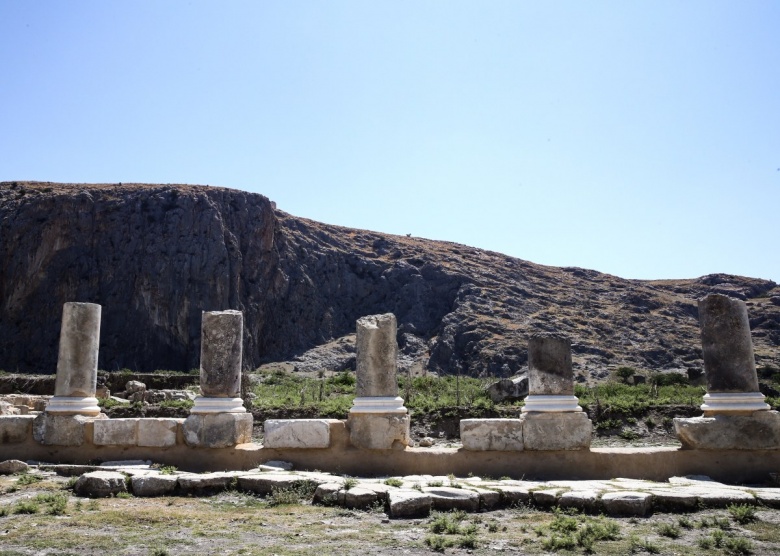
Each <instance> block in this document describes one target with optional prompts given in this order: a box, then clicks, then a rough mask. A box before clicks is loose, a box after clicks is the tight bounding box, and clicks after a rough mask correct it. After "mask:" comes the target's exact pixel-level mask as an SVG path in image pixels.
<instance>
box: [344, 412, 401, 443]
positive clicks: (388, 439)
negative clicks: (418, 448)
mask: <svg viewBox="0 0 780 556" xmlns="http://www.w3.org/2000/svg"><path fill="white" fill-rule="evenodd" d="M409 426H410V419H409V415H408V414H406V415H404V414H400V413H396V414H393V413H350V414H349V418H348V419H347V427H348V428H349V441H350V443H351V444H352V445H353V446H354V447H356V448H364V449H367V450H389V449H401V450H402V449H404V448H405V447H407V446H408V445H409V444H411V433H410V431H409Z"/></svg>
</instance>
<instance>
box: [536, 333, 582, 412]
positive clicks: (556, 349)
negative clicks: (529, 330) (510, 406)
mask: <svg viewBox="0 0 780 556" xmlns="http://www.w3.org/2000/svg"><path fill="white" fill-rule="evenodd" d="M529 411H540V412H552V413H562V412H571V411H582V408H581V407H580V406H579V400H578V399H577V397H576V396H575V395H574V372H573V371H572V365H571V345H570V343H569V341H568V340H566V339H564V338H560V337H557V336H548V335H540V334H539V335H535V336H532V337H531V339H530V340H529V342H528V396H527V397H526V398H525V406H524V407H523V413H527V412H529Z"/></svg>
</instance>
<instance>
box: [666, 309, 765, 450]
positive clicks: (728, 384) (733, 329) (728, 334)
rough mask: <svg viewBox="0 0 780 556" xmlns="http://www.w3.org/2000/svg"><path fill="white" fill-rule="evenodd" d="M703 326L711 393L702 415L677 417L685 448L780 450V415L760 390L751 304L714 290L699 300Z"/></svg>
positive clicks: (707, 396)
mask: <svg viewBox="0 0 780 556" xmlns="http://www.w3.org/2000/svg"><path fill="white" fill-rule="evenodd" d="M699 326H700V328H701V343H702V355H703V357H704V373H705V375H706V379H707V394H705V395H704V403H703V404H702V406H701V409H702V411H704V415H703V416H702V417H692V418H688V419H680V418H678V419H675V420H674V428H675V432H676V433H677V438H678V439H679V440H680V442H681V443H682V446H683V448H694V449H700V450H776V449H780V413H778V412H777V411H770V410H769V406H768V405H767V404H766V403H764V395H763V394H761V393H760V392H759V390H758V376H757V374H756V364H755V359H754V357H753V342H752V340H751V337H750V322H749V320H748V313H747V306H746V305H745V303H744V302H743V301H740V300H739V299H732V298H730V297H727V296H725V295H720V294H710V295H708V296H706V297H704V298H702V299H700V300H699Z"/></svg>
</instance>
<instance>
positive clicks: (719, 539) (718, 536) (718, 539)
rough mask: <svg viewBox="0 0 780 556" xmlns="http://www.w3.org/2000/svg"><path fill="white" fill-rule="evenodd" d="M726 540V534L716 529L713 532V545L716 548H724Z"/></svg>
mask: <svg viewBox="0 0 780 556" xmlns="http://www.w3.org/2000/svg"><path fill="white" fill-rule="evenodd" d="M725 540H726V533H724V532H723V531H722V530H720V529H715V530H714V531H713V532H712V543H713V544H714V545H715V547H716V548H722V547H723V542H724V541H725Z"/></svg>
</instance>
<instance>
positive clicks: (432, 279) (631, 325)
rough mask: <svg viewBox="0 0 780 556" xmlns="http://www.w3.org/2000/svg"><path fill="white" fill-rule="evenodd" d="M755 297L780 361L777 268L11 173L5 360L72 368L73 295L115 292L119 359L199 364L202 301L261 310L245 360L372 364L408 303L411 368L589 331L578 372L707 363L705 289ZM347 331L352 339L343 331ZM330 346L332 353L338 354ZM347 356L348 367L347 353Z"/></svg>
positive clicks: (505, 364) (108, 337)
mask: <svg viewBox="0 0 780 556" xmlns="http://www.w3.org/2000/svg"><path fill="white" fill-rule="evenodd" d="M710 292H728V294H729V295H734V296H737V297H742V298H744V299H745V300H746V302H747V303H748V310H749V313H750V317H751V328H752V333H753V339H754V343H755V352H756V357H757V360H758V365H759V367H760V366H762V365H773V366H779V367H780V355H778V349H777V347H778V346H780V306H778V305H777V304H776V303H773V302H772V300H773V299H776V298H777V297H778V296H780V288H778V287H777V285H776V284H774V283H773V282H769V281H766V280H758V279H752V278H741V277H735V276H726V275H712V276H707V277H703V278H700V279H697V280H674V281H672V280H667V281H654V282H647V281H637V280H623V279H620V278H617V277H614V276H609V275H605V274H601V273H598V272H596V271H592V270H585V269H580V268H555V267H545V266H541V265H536V264H533V263H530V262H526V261H522V260H519V259H515V258H512V257H508V256H505V255H501V254H499V253H493V252H489V251H484V250H481V249H476V248H472V247H467V246H463V245H458V244H454V243H447V242H438V241H431V240H425V239H421V238H412V237H399V236H391V235H387V234H381V233H375V232H369V231H363V230H355V229H349V228H342V227H338V226H331V225H325V224H320V223H317V222H313V221H310V220H305V219H302V218H296V217H293V216H290V215H288V214H286V213H284V212H282V211H279V210H276V209H275V208H274V206H273V204H272V203H271V202H270V201H269V200H268V199H267V198H265V197H263V196H262V195H258V194H253V193H246V192H242V191H237V190H229V189H223V188H216V187H205V186H183V185H138V184H123V185H120V184H109V185H83V184H51V183H30V182H5V183H0V369H4V370H6V371H24V372H47V373H51V372H53V371H54V369H55V366H56V357H57V338H58V333H59V326H60V313H61V310H62V304H63V303H64V302H66V301H85V302H91V303H98V304H100V305H102V306H103V316H102V320H103V324H102V328H101V336H100V359H99V367H100V368H101V369H107V370H115V369H120V368H130V369H133V370H136V371H149V370H154V369H175V370H189V369H192V368H195V367H197V366H198V357H199V352H200V325H201V312H202V311H217V310H226V309H236V310H240V311H242V312H243V314H244V327H245V333H244V350H243V351H244V367H245V368H255V367H257V366H258V365H260V364H262V363H264V362H271V361H292V362H293V364H294V363H295V360H296V358H298V359H300V360H302V361H301V362H302V363H303V361H305V362H306V367H307V369H308V368H314V367H316V362H312V361H311V360H310V359H311V357H310V355H308V356H307V354H313V353H316V350H315V351H312V350H313V349H314V348H317V347H318V346H327V345H328V344H332V345H333V346H334V347H333V349H334V350H338V353H337V354H335V355H334V356H333V357H328V356H327V349H322V350H321V351H322V353H323V354H324V355H323V361H324V362H327V361H332V362H333V363H332V365H341V364H342V363H343V364H347V365H349V364H354V363H352V361H353V360H350V354H351V350H350V349H348V348H345V345H344V344H345V342H347V343H349V342H353V341H354V340H353V338H354V330H355V321H356V320H357V319H358V318H359V317H362V316H364V315H371V314H379V313H389V312H392V313H394V314H395V316H396V318H397V320H398V343H399V350H400V352H399V365H400V366H401V370H402V372H403V371H406V370H415V371H419V370H420V369H427V370H429V371H436V372H439V373H447V374H452V373H456V372H461V373H463V374H470V375H480V374H482V375H494V376H503V377H508V376H514V375H516V374H518V373H520V372H522V371H523V369H524V368H525V367H527V352H526V345H527V339H528V338H529V337H530V335H531V334H534V333H543V332H554V333H556V334H563V335H566V336H567V337H569V338H570V339H571V340H572V357H573V363H574V369H575V372H579V373H581V372H583V371H585V372H590V371H593V370H603V369H604V368H605V367H606V366H608V365H633V366H636V367H641V368H650V369H659V368H674V369H685V368H700V367H701V350H700V347H699V333H698V322H697V316H698V312H697V308H696V303H695V300H696V299H697V298H699V297H701V296H702V295H704V294H706V293H710ZM342 339H343V340H342ZM328 364H330V363H328ZM332 370H336V369H332Z"/></svg>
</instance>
